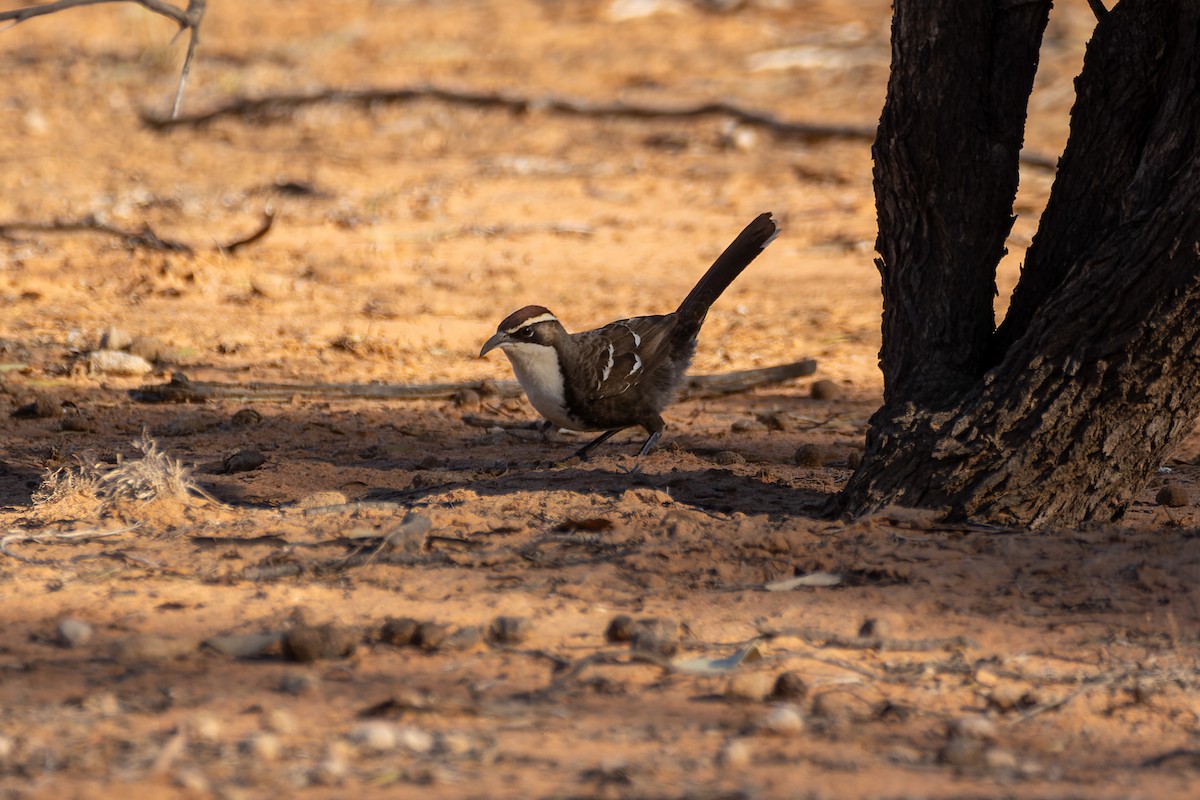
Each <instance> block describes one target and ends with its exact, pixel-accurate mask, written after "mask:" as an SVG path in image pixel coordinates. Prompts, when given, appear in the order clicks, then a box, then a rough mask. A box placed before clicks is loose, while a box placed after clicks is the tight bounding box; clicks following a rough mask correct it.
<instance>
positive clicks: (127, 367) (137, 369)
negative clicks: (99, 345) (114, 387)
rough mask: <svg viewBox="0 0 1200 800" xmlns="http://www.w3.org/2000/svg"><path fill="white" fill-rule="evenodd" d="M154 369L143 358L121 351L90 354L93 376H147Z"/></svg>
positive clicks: (100, 351)
mask: <svg viewBox="0 0 1200 800" xmlns="http://www.w3.org/2000/svg"><path fill="white" fill-rule="evenodd" d="M153 369H154V367H152V366H151V365H150V362H149V361H147V360H146V359H144V358H142V357H141V356H135V355H133V354H132V353H125V352H122V351H120V350H93V351H92V352H91V353H88V372H89V373H90V374H92V375H125V376H136V375H145V374H146V373H148V372H150V371H152V370H153Z"/></svg>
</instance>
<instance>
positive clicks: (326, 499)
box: [296, 490, 350, 508]
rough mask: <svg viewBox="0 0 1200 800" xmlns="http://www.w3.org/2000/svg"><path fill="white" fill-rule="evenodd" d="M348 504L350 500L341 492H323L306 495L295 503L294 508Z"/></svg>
mask: <svg viewBox="0 0 1200 800" xmlns="http://www.w3.org/2000/svg"><path fill="white" fill-rule="evenodd" d="M348 502H350V498H349V497H347V496H346V495H344V494H342V493H341V492H335V491H331V490H325V491H321V492H313V493H312V494H306V495H304V497H301V498H300V499H299V500H297V501H296V508H322V507H323V506H340V505H345V504H346V503H348Z"/></svg>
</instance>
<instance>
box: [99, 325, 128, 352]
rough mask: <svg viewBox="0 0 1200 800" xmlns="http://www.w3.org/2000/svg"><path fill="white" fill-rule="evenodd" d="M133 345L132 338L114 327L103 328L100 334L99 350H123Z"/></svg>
mask: <svg viewBox="0 0 1200 800" xmlns="http://www.w3.org/2000/svg"><path fill="white" fill-rule="evenodd" d="M131 344H133V337H132V336H130V335H129V334H128V333H126V332H125V331H123V330H121V329H120V328H118V327H116V326H115V325H114V326H110V327H108V328H105V329H104V331H103V332H102V333H101V334H100V349H101V350H124V349H126V348H127V347H129V345H131Z"/></svg>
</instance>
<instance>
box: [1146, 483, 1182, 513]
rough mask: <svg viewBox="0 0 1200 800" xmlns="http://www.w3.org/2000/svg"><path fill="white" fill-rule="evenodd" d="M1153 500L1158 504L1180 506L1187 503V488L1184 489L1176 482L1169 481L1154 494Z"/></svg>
mask: <svg viewBox="0 0 1200 800" xmlns="http://www.w3.org/2000/svg"><path fill="white" fill-rule="evenodd" d="M1154 502H1156V503H1158V504H1159V505H1160V506H1166V507H1167V508H1180V507H1181V506H1186V505H1187V504H1188V493H1187V489H1184V488H1183V487H1182V486H1180V485H1179V484H1178V483H1174V482H1169V483H1167V484H1166V485H1165V486H1163V487H1162V488H1161V489H1159V490H1158V494H1156V495H1155V496H1154Z"/></svg>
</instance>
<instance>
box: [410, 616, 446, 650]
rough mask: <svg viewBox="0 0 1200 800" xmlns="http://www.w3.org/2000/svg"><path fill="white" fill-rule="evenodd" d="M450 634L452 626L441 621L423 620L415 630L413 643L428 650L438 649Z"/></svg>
mask: <svg viewBox="0 0 1200 800" xmlns="http://www.w3.org/2000/svg"><path fill="white" fill-rule="evenodd" d="M449 635H450V626H449V625H443V624H441V623H440V622H422V623H421V624H419V625H417V629H416V631H414V632H413V638H412V643H413V645H414V646H416V647H422V648H424V649H426V650H436V649H438V647H440V646H441V644H442V642H444V641H445V640H446V637H447V636H449Z"/></svg>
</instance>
